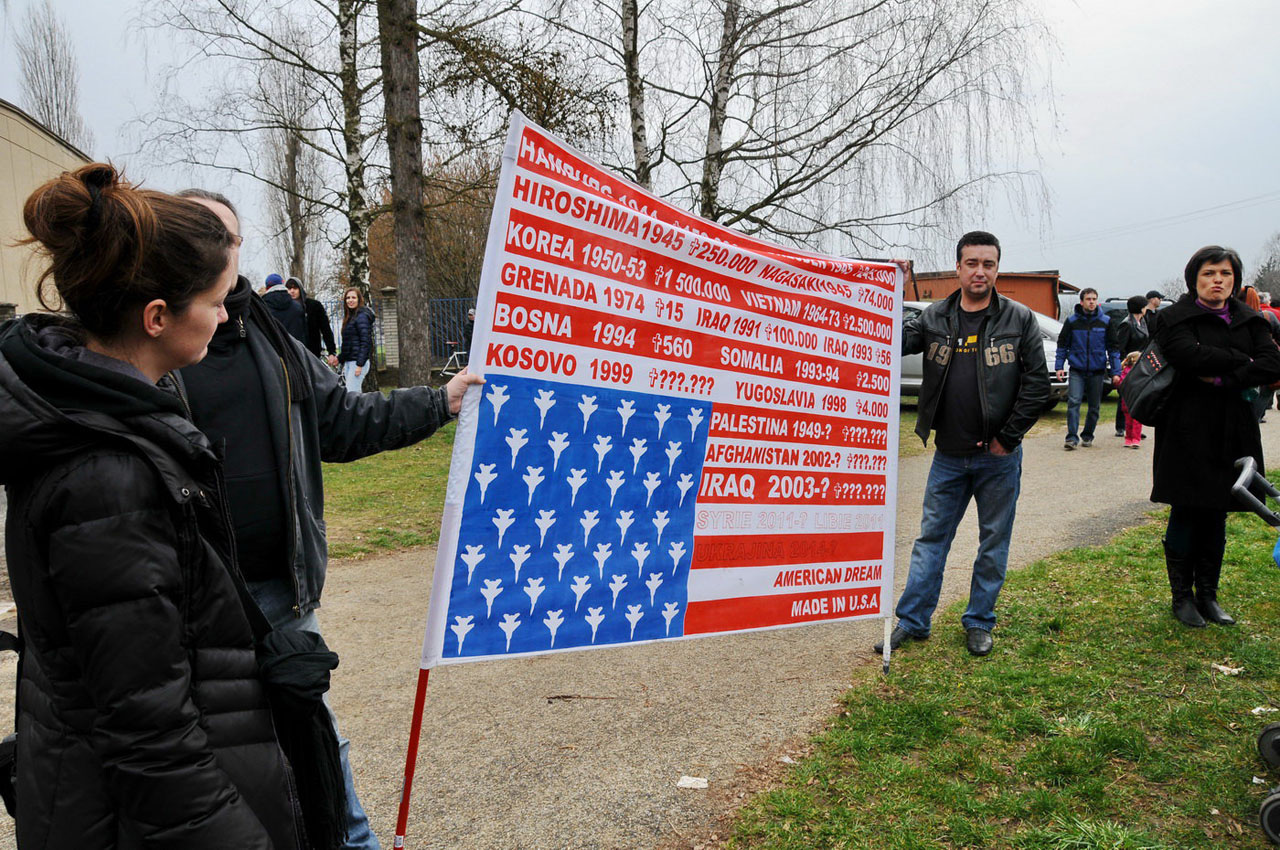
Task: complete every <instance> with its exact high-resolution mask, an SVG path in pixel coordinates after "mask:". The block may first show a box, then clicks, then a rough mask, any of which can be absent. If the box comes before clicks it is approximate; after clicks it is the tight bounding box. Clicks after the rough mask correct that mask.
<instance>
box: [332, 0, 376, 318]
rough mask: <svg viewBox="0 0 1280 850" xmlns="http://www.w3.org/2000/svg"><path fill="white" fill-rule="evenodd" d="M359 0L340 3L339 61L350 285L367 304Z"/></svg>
mask: <svg viewBox="0 0 1280 850" xmlns="http://www.w3.org/2000/svg"><path fill="white" fill-rule="evenodd" d="M358 5H359V4H358V2H357V0H338V26H339V28H340V34H339V37H338V61H339V63H340V64H341V66H342V67H341V71H340V74H341V78H342V142H343V145H344V147H345V152H344V153H345V156H344V157H343V164H344V167H345V170H346V178H347V203H346V218H347V232H348V236H347V283H348V285H349V286H354V287H355V288H356V289H358V290H360V292H361V294H362V295H363V296H364V299H365V303H366V304H369V303H372V301H373V299H372V297H371V294H372V293H370V291H369V206H368V201H367V199H366V195H365V182H364V135H363V131H362V130H361V127H360V80H359V71H358V68H357V65H356V51H357V48H358V45H359V41H358V40H357V38H356V36H357V27H356V24H357V22H358V20H359V9H358Z"/></svg>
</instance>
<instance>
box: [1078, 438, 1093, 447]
mask: <svg viewBox="0 0 1280 850" xmlns="http://www.w3.org/2000/svg"><path fill="white" fill-rule="evenodd" d="M1080 447H1081V448H1084V449H1088V448H1092V447H1093V440H1081V441H1080Z"/></svg>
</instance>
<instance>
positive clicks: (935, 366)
mask: <svg viewBox="0 0 1280 850" xmlns="http://www.w3.org/2000/svg"><path fill="white" fill-rule="evenodd" d="M959 304H960V291H959V290H956V291H955V292H954V293H953V294H952V295H950V296H949V297H948V298H946V299H944V300H942V301H936V302H934V303H933V304H930V305H929V306H928V307H926V308H925V310H924V312H922V313H921V314H920V315H919V316H917V317H916V318H914V319H912V320H911V321H909V322H907V323H906V326H905V327H904V328H903V332H902V353H903V354H917V353H920V352H924V380H923V383H922V384H921V386H920V415H919V418H918V419H917V420H916V433H917V434H918V435H919V436H920V439H921V440H923V441H924V442H925V443H928V442H929V432H930V431H931V430H932V429H933V417H934V414H936V413H937V411H938V400H939V399H940V398H941V397H942V387H943V384H944V382H945V381H946V380H947V371H948V367H949V366H950V364H951V343H952V340H954V339H955V336H956V334H957V333H958V331H959V326H958V318H957V311H958V310H959V309H960V307H959ZM978 347H979V348H980V349H981V351H982V356H981V357H980V358H979V359H978V376H979V380H978V392H979V395H980V398H981V401H982V415H983V431H984V432H985V433H987V434H991V435H992V436H993V437H995V438H998V439H999V440H1000V442H1001V444H1002V445H1004V447H1005V448H1007V449H1013V448H1016V447H1017V446H1018V445H1019V444H1021V443H1022V438H1023V436H1024V435H1025V434H1026V433H1027V431H1028V430H1030V428H1031V426H1032V425H1034V424H1035V422H1036V420H1037V419H1039V418H1040V413H1041V411H1043V410H1044V406H1045V402H1047V401H1048V400H1049V370H1048V367H1047V366H1046V364H1045V359H1044V341H1043V337H1042V336H1041V333H1040V324H1039V322H1037V321H1036V317H1035V316H1034V315H1032V313H1031V310H1030V309H1028V308H1027V307H1025V306H1024V305H1022V304H1019V303H1018V302H1016V301H1010V300H1009V299H1008V298H1005V297H1004V296H1003V295H1000V294H999V293H994V294H993V295H992V298H991V305H990V306H989V307H987V317H986V320H985V321H983V323H982V329H981V331H980V332H979V339H978Z"/></svg>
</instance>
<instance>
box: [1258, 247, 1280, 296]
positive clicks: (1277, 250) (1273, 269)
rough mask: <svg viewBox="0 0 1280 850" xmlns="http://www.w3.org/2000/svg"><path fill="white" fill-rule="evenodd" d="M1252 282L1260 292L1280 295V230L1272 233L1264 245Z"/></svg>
mask: <svg viewBox="0 0 1280 850" xmlns="http://www.w3.org/2000/svg"><path fill="white" fill-rule="evenodd" d="M1252 283H1253V285H1254V286H1256V287H1257V288H1258V291H1260V292H1270V293H1271V295H1272V296H1273V298H1272V301H1275V300H1277V298H1276V297H1274V296H1280V231H1277V232H1276V233H1273V234H1271V236H1270V237H1269V238H1268V239H1267V241H1266V242H1265V243H1264V244H1263V246H1262V252H1261V256H1260V257H1259V259H1258V266H1257V268H1256V269H1255V270H1254V272H1253V279H1252Z"/></svg>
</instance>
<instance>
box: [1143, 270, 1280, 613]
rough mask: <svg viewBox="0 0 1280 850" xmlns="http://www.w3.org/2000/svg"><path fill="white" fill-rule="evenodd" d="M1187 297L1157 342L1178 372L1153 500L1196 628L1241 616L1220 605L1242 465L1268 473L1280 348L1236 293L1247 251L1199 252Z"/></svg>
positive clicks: (1176, 588)
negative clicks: (1268, 389)
mask: <svg viewBox="0 0 1280 850" xmlns="http://www.w3.org/2000/svg"><path fill="white" fill-rule="evenodd" d="M1184 277H1185V279H1186V283H1187V294H1186V295H1184V296H1182V297H1181V298H1180V299H1178V301H1177V302H1176V303H1174V304H1173V305H1172V306H1170V307H1167V308H1165V309H1164V310H1162V311H1161V312H1160V324H1159V327H1158V328H1157V330H1156V341H1157V342H1158V343H1159V345H1160V347H1161V349H1162V350H1163V351H1164V354H1165V357H1166V358H1167V359H1168V361H1169V363H1170V365H1172V366H1173V368H1174V369H1175V370H1176V375H1177V377H1176V378H1175V382H1174V385H1173V391H1172V394H1171V397H1170V400H1169V404H1168V407H1167V408H1166V412H1165V414H1164V418H1163V419H1162V421H1161V422H1160V423H1159V425H1158V427H1157V428H1156V437H1155V456H1154V458H1153V465H1154V473H1153V483H1152V488H1151V501H1153V502H1164V503H1165V504H1168V505H1170V506H1171V510H1170V512H1169V525H1168V528H1167V529H1166V530H1165V537H1164V549H1165V562H1166V566H1167V568H1168V573H1169V587H1170V590H1171V591H1172V595H1173V614H1174V616H1175V617H1177V618H1178V620H1179V621H1181V622H1182V623H1184V624H1185V625H1188V626H1203V625H1204V624H1205V621H1206V620H1208V621H1209V622H1212V623H1217V624H1219V625H1231V624H1233V623H1234V622H1235V620H1234V619H1233V618H1232V617H1231V615H1230V614H1228V613H1227V612H1226V611H1224V610H1223V609H1222V607H1221V606H1220V605H1219V604H1218V580H1219V576H1220V574H1221V573H1222V553H1223V550H1224V548H1225V546H1226V521H1227V512H1228V511H1234V510H1243V507H1242V506H1240V505H1237V504H1236V503H1235V502H1234V501H1233V499H1232V496H1231V485H1232V483H1233V481H1234V478H1235V474H1236V470H1235V466H1234V464H1235V461H1236V460H1237V459H1238V458H1241V457H1244V456H1246V455H1248V456H1252V457H1253V458H1254V460H1255V461H1257V464H1258V468H1259V469H1262V438H1261V435H1260V434H1259V432H1258V421H1257V418H1256V417H1255V416H1254V413H1253V406H1252V398H1253V393H1254V392H1256V387H1258V386H1259V385H1265V384H1270V383H1272V382H1274V381H1276V380H1280V349H1277V348H1276V344H1275V342H1274V341H1273V340H1272V339H1271V332H1270V329H1269V328H1268V326H1267V322H1266V320H1265V319H1263V318H1262V317H1261V316H1260V315H1258V314H1257V313H1255V312H1254V311H1252V310H1250V309H1249V308H1248V307H1246V306H1245V305H1244V304H1242V303H1241V302H1240V301H1238V300H1237V299H1236V298H1234V297H1233V296H1234V295H1235V294H1237V293H1238V292H1239V290H1240V285H1241V263H1240V256H1239V255H1238V254H1236V252H1235V251H1232V250H1231V249H1229V248H1221V247H1219V246H1216V245H1212V246H1209V247H1206V248H1201V249H1200V250H1199V251H1197V252H1196V253H1195V254H1194V255H1193V256H1192V257H1191V261H1190V262H1188V263H1187V267H1186V270H1185V272H1184Z"/></svg>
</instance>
